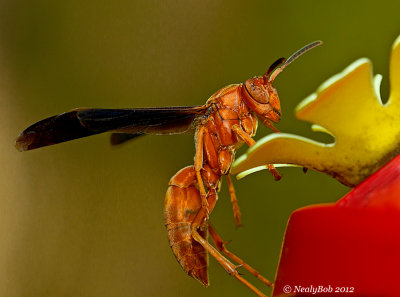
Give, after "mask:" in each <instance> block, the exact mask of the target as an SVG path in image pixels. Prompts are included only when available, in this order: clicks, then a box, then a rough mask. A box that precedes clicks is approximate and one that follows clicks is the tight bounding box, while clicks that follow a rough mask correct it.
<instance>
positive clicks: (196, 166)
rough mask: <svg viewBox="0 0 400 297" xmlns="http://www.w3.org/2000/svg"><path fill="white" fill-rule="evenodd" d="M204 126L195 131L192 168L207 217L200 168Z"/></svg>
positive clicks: (206, 204) (205, 197)
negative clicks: (195, 141) (194, 152)
mask: <svg viewBox="0 0 400 297" xmlns="http://www.w3.org/2000/svg"><path fill="white" fill-rule="evenodd" d="M204 132H205V127H204V126H203V127H201V128H200V129H199V132H198V133H197V143H196V156H195V157H194V169H195V171H196V177H197V182H198V185H199V190H200V196H201V207H202V208H203V209H204V210H205V217H206V218H208V216H209V214H210V212H209V207H208V202H207V193H206V189H205V188H204V183H203V179H202V178H201V174H200V170H201V168H202V167H203V136H204Z"/></svg>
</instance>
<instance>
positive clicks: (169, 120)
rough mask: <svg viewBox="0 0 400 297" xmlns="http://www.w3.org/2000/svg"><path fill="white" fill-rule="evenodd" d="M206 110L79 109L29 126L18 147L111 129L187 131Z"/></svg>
mask: <svg viewBox="0 0 400 297" xmlns="http://www.w3.org/2000/svg"><path fill="white" fill-rule="evenodd" d="M206 111H207V107H206V106H204V105H200V106H183V107H180V106H178V107H160V108H136V109H92V108H78V109H74V110H72V111H70V112H66V113H62V114H60V115H56V116H53V117H49V118H47V119H44V120H42V121H40V122H37V123H35V124H33V125H32V126H30V127H28V128H27V129H25V130H24V131H23V132H22V133H21V135H20V136H19V137H18V138H17V141H16V147H17V149H18V150H20V151H26V150H32V149H35V148H39V147H42V146H47V145H52V144H56V143H60V142H65V141H69V140H72V139H77V138H81V137H86V136H90V135H94V134H99V133H103V132H107V131H112V132H117V133H123V134H134V135H139V134H177V133H184V132H187V131H189V130H191V129H192V128H193V127H194V126H195V119H196V118H198V117H201V116H202V115H204V114H205V112H206ZM131 138H132V137H131ZM122 142H123V141H122Z"/></svg>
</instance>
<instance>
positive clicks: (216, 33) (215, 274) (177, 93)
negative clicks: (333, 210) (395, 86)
mask: <svg viewBox="0 0 400 297" xmlns="http://www.w3.org/2000/svg"><path fill="white" fill-rule="evenodd" d="M399 11H400V2H399V1H384V0H382V1H329V2H328V1H304V0H303V1H265V0H264V1H243V2H242V1H209V0H205V1H160V0H152V1H141V2H140V1H124V0H116V1H96V2H88V1H76V0H70V1H50V0H38V1H27V0H26V1H23V0H12V1H11V0H10V1H5V0H2V1H0V116H1V122H2V125H1V133H0V137H1V138H0V149H1V154H0V164H1V167H2V168H1V177H0V188H1V190H0V191H1V192H0V195H1V197H0V296H8V297H13V296H17V297H23V296H55V297H56V296H96V297H101V296H165V297H167V296H171V297H177V296H189V295H190V296H193V297H195V296H253V295H252V293H251V292H250V291H249V290H248V289H247V288H245V287H244V286H243V285H241V284H240V283H239V282H237V281H235V280H234V279H233V278H231V277H230V276H229V275H227V274H226V272H225V271H224V270H223V269H222V268H221V267H220V266H219V265H218V263H217V262H216V261H215V260H214V259H211V260H210V281H211V286H210V287H209V288H207V289H205V288H203V287H202V286H201V285H200V284H199V283H197V282H196V281H195V280H193V279H191V278H190V277H188V276H187V275H186V274H185V273H184V272H183V271H182V269H181V268H180V266H179V264H178V263H177V262H176V260H175V258H174V256H173V254H172V253H171V250H170V248H169V246H168V241H167V235H166V231H165V227H164V219H163V203H164V194H165V191H166V188H167V183H168V181H169V179H170V177H171V176H172V175H173V174H175V172H177V171H178V170H179V169H180V168H182V167H184V166H186V165H189V164H191V163H192V162H193V156H194V145H193V136H192V135H179V136H170V137H166V136H162V137H161V136H160V137H157V136H148V137H143V138H140V139H137V140H136V141H134V142H132V143H130V144H127V145H124V146H121V147H118V148H111V147H110V145H109V135H105V134H104V135H98V136H93V137H90V138H85V139H80V140H76V141H72V142H69V143H65V144H60V145H56V146H52V147H46V148H42V149H39V150H36V151H31V152H26V153H19V152H17V151H16V150H15V148H14V147H13V143H14V140H15V137H16V136H17V135H18V134H19V133H20V132H21V131H22V130H23V129H24V128H26V127H27V126H28V125H30V124H32V123H33V122H36V121H38V120H40V119H42V118H45V117H48V116H51V115H54V114H58V113H61V112H63V111H68V110H70V109H72V108H75V107H104V108H124V107H148V106H171V105H197V104H202V103H204V102H205V101H206V100H207V98H208V97H209V96H210V95H211V94H212V93H214V92H215V91H217V90H218V89H220V88H222V87H224V86H225V85H228V84H230V83H239V82H242V81H244V80H246V79H247V78H249V77H251V76H254V75H261V74H262V73H263V72H264V71H265V70H266V69H267V68H268V66H269V65H270V64H271V63H272V62H273V61H274V60H275V59H276V58H279V57H281V56H286V57H287V56H288V55H290V54H291V53H292V52H294V51H295V50H297V49H299V48H300V47H301V46H303V45H305V44H307V43H309V42H311V41H313V40H317V39H321V40H323V41H324V42H325V44H324V46H323V47H320V48H318V49H315V50H313V51H312V52H310V53H308V54H306V55H305V56H304V57H302V58H301V59H299V60H298V61H296V63H294V64H292V65H291V66H290V67H288V68H287V69H286V70H285V72H284V73H283V74H281V75H280V76H279V78H278V79H277V81H276V83H275V86H276V87H277V88H278V90H279V93H280V98H281V102H282V108H283V119H282V121H281V123H280V124H279V125H278V128H279V129H280V130H282V131H285V132H291V133H296V134H300V135H303V136H307V137H311V138H313V139H317V140H321V141H331V139H330V138H329V137H327V136H325V135H322V134H319V133H313V132H311V131H310V129H309V124H308V123H304V122H299V121H297V120H296V119H295V117H294V115H293V109H294V107H295V106H296V105H297V103H298V102H300V100H302V99H303V98H305V97H306V96H308V95H309V94H310V93H312V92H313V91H314V90H315V89H316V87H317V86H318V85H319V84H320V83H322V82H323V81H325V80H326V79H327V78H329V77H330V76H332V75H334V74H336V73H337V72H339V71H341V70H342V69H344V68H345V67H346V66H347V65H349V64H350V63H351V62H353V61H354V60H356V59H358V58H361V57H368V58H370V59H371V60H372V61H373V64H374V71H375V73H381V74H383V75H384V80H383V83H382V95H383V97H384V98H386V97H387V94H388V89H389V84H388V81H387V77H388V61H389V53H390V47H391V45H392V42H393V41H394V39H395V38H396V37H397V35H398V34H400V18H399V13H398V12H399ZM267 133H270V132H269V131H267V129H265V128H261V129H260V130H259V132H258V134H257V137H256V138H260V137H262V136H264V135H266V134H267ZM244 149H245V148H242V149H241V150H240V151H239V153H238V155H240V154H241V153H242V152H244ZM281 172H282V173H283V175H284V178H283V179H282V180H281V181H280V182H278V183H277V182H274V181H273V178H272V177H271V176H270V175H269V174H268V173H267V172H260V173H257V174H253V175H251V176H249V177H247V178H245V179H243V180H240V181H237V182H236V183H235V185H236V190H237V194H238V198H239V202H240V206H241V209H242V213H243V217H242V219H243V222H244V227H243V228H240V229H238V230H236V229H235V227H234V223H233V216H232V210H231V205H230V202H229V196H228V193H227V190H226V187H225V186H226V185H225V184H224V186H223V189H222V191H221V194H220V200H219V202H218V204H217V207H216V209H215V210H214V212H213V213H212V216H211V221H212V222H213V223H214V225H215V227H216V229H217V230H218V231H219V232H220V233H221V235H222V236H223V238H224V239H225V240H228V239H231V240H232V243H231V244H230V249H231V250H232V251H234V252H236V253H237V254H238V255H239V256H241V257H242V258H243V259H245V260H247V262H248V263H250V264H251V265H253V266H254V267H255V268H256V269H258V270H259V271H261V272H262V273H263V274H264V275H265V276H267V277H269V278H271V279H273V277H274V274H275V269H276V267H277V263H278V260H279V252H280V247H281V241H282V237H283V234H284V230H285V225H286V222H287V219H288V217H289V215H290V213H291V212H292V211H293V210H295V209H297V208H299V207H301V206H305V205H308V204H313V203H324V202H332V201H335V200H337V199H338V198H339V197H341V196H342V195H343V194H344V193H346V192H347V191H348V188H346V187H344V186H343V185H341V184H339V183H338V182H337V181H335V180H334V179H332V178H330V177H328V176H325V175H322V174H320V173H315V172H308V173H307V174H303V172H302V171H301V170H300V169H293V168H292V169H281ZM244 273H245V272H244ZM245 275H246V277H247V279H248V280H250V281H251V282H253V283H254V284H256V286H257V287H259V288H260V289H262V290H263V291H264V292H267V293H269V290H268V289H267V288H265V287H263V285H262V284H261V283H259V282H258V281H257V280H255V279H254V278H253V277H251V276H249V275H248V273H245Z"/></svg>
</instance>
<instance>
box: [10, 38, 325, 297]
mask: <svg viewBox="0 0 400 297" xmlns="http://www.w3.org/2000/svg"><path fill="white" fill-rule="evenodd" d="M321 43H322V42H321V41H315V42H313V43H310V44H309V45H306V46H305V47H303V48H301V49H300V50H298V51H297V52H295V53H294V54H293V55H291V56H290V57H289V58H288V59H287V60H286V59H285V58H280V59H278V60H277V61H275V62H274V63H273V64H272V65H271V66H270V67H269V69H268V70H267V72H266V73H265V74H264V75H263V76H261V77H253V78H250V79H248V80H246V81H245V82H244V83H242V84H234V85H229V86H227V87H225V88H222V89H221V90H219V91H217V92H216V93H215V94H213V95H212V96H211V97H210V98H209V99H208V100H207V102H206V103H205V104H204V105H199V106H187V107H161V108H134V109H92V108H77V109H74V110H72V111H70V112H66V113H62V114H59V115H56V116H53V117H49V118H47V119H44V120H42V121H40V122H37V123H35V124H33V125H31V126H30V127H28V128H27V129H25V130H24V131H23V132H22V133H21V135H20V136H19V137H18V138H17V140H16V147H17V149H18V150H20V151H26V150H32V149H35V148H39V147H42V146H47V145H52V144H56V143H60V142H65V141H69V140H72V139H77V138H81V137H86V136H90V135H94V134H99V133H103V132H107V131H110V132H112V135H111V143H112V144H113V145H117V144H120V143H123V142H125V141H128V140H130V139H133V138H135V137H137V136H140V135H143V134H158V135H160V134H179V133H185V132H189V131H193V132H194V133H195V147H196V153H195V157H194V165H191V166H188V167H185V168H183V169H181V170H180V171H178V172H177V173H176V174H175V175H174V176H173V177H172V178H171V180H170V182H169V187H168V190H167V193H166V197H165V209H164V215H165V223H166V227H167V231H168V238H169V242H170V246H171V248H172V251H173V253H174V255H175V257H176V258H177V260H178V262H179V263H180V264H181V266H182V268H183V269H184V270H185V272H186V273H187V274H189V275H190V276H192V277H193V278H195V279H197V280H198V281H200V282H201V283H202V284H203V285H205V286H208V284H209V282H208V254H211V255H212V256H213V257H214V258H215V259H216V260H217V261H218V262H219V263H220V264H221V265H222V266H223V267H224V269H225V270H226V271H227V272H228V273H229V274H230V275H232V276H234V277H235V278H236V279H238V280H239V281H240V282H242V283H243V284H244V285H246V286H247V287H248V288H250V289H251V290H252V291H253V292H254V293H256V294H257V295H258V296H265V295H264V294H263V293H262V292H261V291H259V290H258V289H257V288H256V287H255V286H253V285H252V284H251V283H249V282H248V281H247V280H246V279H244V278H243V277H242V276H241V275H240V274H239V273H238V271H237V268H238V267H239V266H243V267H244V268H245V269H247V270H248V271H249V272H250V273H251V274H253V275H254V276H255V277H257V278H258V279H260V280H261V281H262V282H263V283H265V284H266V285H268V286H270V285H271V284H272V283H271V282H270V281H269V280H267V279H266V278H264V277H263V276H261V275H260V274H259V273H258V272H257V271H256V270H255V269H253V268H252V267H251V266H249V265H248V264H247V263H245V262H244V261H243V260H241V259H240V258H239V257H237V256H236V255H234V254H232V253H231V252H230V251H229V250H227V249H226V246H225V243H224V241H223V240H222V239H221V237H220V236H219V235H218V234H217V233H216V231H215V229H214V228H213V227H212V226H211V224H210V223H209V216H210V213H211V212H212V210H213V208H214V206H215V204H216V202H217V200H218V192H219V190H220V186H221V178H222V176H223V175H224V176H225V177H226V180H227V184H228V187H229V193H230V197H231V202H232V206H233V213H234V218H235V222H236V224H237V225H240V224H241V220H240V216H241V214H240V209H239V205H238V201H237V197H236V194H235V190H234V187H233V184H232V181H231V178H230V175H229V172H230V168H231V165H232V163H233V161H234V158H235V152H236V150H237V149H238V148H239V147H240V146H241V145H242V144H243V143H246V144H247V145H249V146H252V145H253V144H254V143H255V141H254V140H253V138H252V137H253V136H254V135H255V133H256V130H257V125H258V120H257V118H258V119H259V120H260V121H261V122H262V123H263V124H264V125H265V126H266V127H268V128H271V129H272V130H273V131H275V132H278V130H277V129H276V128H275V127H274V125H273V124H274V123H277V122H278V121H279V120H280V118H281V107H280V101H279V97H278V93H277V91H276V89H275V88H274V87H273V82H274V80H275V78H276V77H277V75H278V74H279V73H281V72H282V70H283V69H284V68H285V67H286V66H287V65H289V64H290V63H291V62H293V61H294V60H295V59H297V58H298V57H299V56H300V55H302V54H304V53H305V52H307V51H309V50H310V49H312V48H314V47H316V46H318V45H320V44H321ZM267 166H268V169H269V170H270V172H271V173H272V174H273V176H274V177H275V179H276V180H279V179H280V175H279V173H278V172H277V170H276V169H275V168H274V166H273V165H271V164H270V165H267ZM207 233H209V234H210V235H211V238H212V239H213V241H214V242H215V245H216V247H217V248H214V247H213V246H212V245H211V244H210V243H209V242H208V241H207ZM221 252H222V253H224V254H225V255H226V257H225V256H223V255H222V254H221ZM227 258H230V259H231V260H233V261H234V262H236V263H238V264H239V266H236V265H234V264H232V262H230V261H229V260H228V259H227Z"/></svg>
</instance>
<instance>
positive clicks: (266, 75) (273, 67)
mask: <svg viewBox="0 0 400 297" xmlns="http://www.w3.org/2000/svg"><path fill="white" fill-rule="evenodd" d="M285 62H286V58H283V57H282V58H279V59H278V60H276V61H275V62H274V63H272V64H271V66H269V68H268V70H267V72H265V74H264V75H263V78H264V82H267V81H268V79H269V75H270V74H271V73H272V72H273V71H274V70H275V69H276V67H278V66H279V65H281V64H282V63H285Z"/></svg>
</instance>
